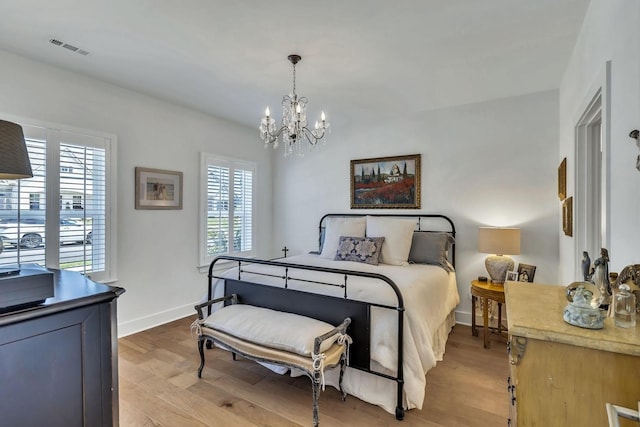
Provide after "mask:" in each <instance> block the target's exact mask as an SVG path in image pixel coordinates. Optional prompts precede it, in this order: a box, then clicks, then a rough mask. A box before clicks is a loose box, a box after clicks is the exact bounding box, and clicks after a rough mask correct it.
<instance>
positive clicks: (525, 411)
mask: <svg viewBox="0 0 640 427" xmlns="http://www.w3.org/2000/svg"><path fill="white" fill-rule="evenodd" d="M505 297H506V306H507V324H508V327H509V361H510V363H511V377H510V378H509V390H510V399H511V409H510V425H511V426H519V427H526V426H606V425H608V422H607V411H606V408H605V403H607V402H609V403H613V404H616V405H619V406H624V407H627V408H634V407H636V406H637V405H638V401H639V400H640V327H636V328H633V329H623V328H618V327H616V326H615V325H614V322H613V319H612V318H608V319H606V320H605V327H604V329H599V330H592V329H583V328H579V327H577V326H572V325H569V324H568V323H565V322H564V320H563V319H562V313H563V310H564V308H565V306H566V305H567V299H566V297H565V287H564V286H554V285H542V284H535V283H518V282H508V283H506V284H505Z"/></svg>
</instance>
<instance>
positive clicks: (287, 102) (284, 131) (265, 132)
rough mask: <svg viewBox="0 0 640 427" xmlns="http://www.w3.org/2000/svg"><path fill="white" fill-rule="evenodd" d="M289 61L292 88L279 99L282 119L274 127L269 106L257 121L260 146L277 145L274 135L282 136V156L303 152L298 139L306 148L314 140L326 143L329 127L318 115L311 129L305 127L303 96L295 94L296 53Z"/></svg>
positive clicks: (321, 115) (275, 146) (297, 58)
mask: <svg viewBox="0 0 640 427" xmlns="http://www.w3.org/2000/svg"><path fill="white" fill-rule="evenodd" d="M287 58H288V59H289V61H290V62H291V64H293V91H292V92H291V93H290V94H289V95H285V96H284V97H283V98H282V121H281V126H280V128H279V129H276V121H275V120H274V119H273V117H271V112H270V111H269V107H267V109H266V110H265V112H264V117H263V118H262V120H261V121H260V138H262V140H263V141H264V147H265V148H267V146H268V145H269V144H272V145H273V148H274V149H275V148H277V147H278V138H279V137H280V135H282V142H283V143H284V156H285V157H288V156H290V155H292V154H294V151H295V153H296V154H297V155H298V156H302V155H304V154H303V152H302V142H303V140H306V141H307V143H308V144H309V149H311V148H312V147H314V146H315V145H316V144H317V143H318V142H323V143H324V142H326V140H325V135H326V133H327V129H328V128H329V122H327V120H326V117H325V115H324V111H323V112H322V113H321V114H320V121H319V122H318V121H316V123H315V126H314V129H313V130H311V129H309V128H308V127H307V113H306V107H307V101H308V100H307V98H306V97H304V96H298V94H297V93H296V64H297V63H298V62H299V61H300V60H301V59H302V57H301V56H300V55H289V56H288V57H287Z"/></svg>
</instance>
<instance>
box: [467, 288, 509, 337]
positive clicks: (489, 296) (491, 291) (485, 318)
mask: <svg viewBox="0 0 640 427" xmlns="http://www.w3.org/2000/svg"><path fill="white" fill-rule="evenodd" d="M478 297H480V298H482V322H483V324H484V325H483V326H484V348H490V347H491V343H490V342H489V331H497V332H498V334H499V335H502V332H506V328H503V327H502V304H504V286H503V285H501V284H500V285H498V284H495V283H493V282H491V281H486V282H481V281H479V280H473V281H472V282H471V334H472V335H473V336H474V337H477V336H478V331H477V329H476V298H478ZM488 300H493V301H495V302H497V303H498V327H497V328H496V327H493V326H489V304H488Z"/></svg>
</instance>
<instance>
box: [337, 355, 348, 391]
mask: <svg viewBox="0 0 640 427" xmlns="http://www.w3.org/2000/svg"><path fill="white" fill-rule="evenodd" d="M346 366H347V356H346V353H342V357H340V379H339V380H338V385H339V386H340V393H341V394H342V401H343V402H344V401H345V400H347V392H346V391H344V389H343V388H342V377H344V370H345V368H346Z"/></svg>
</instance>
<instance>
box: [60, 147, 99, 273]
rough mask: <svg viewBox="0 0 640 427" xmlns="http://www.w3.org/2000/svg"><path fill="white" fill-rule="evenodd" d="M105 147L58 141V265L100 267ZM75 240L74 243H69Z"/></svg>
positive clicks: (79, 268) (88, 270) (91, 269)
mask: <svg viewBox="0 0 640 427" xmlns="http://www.w3.org/2000/svg"><path fill="white" fill-rule="evenodd" d="M105 207H106V150H105V149H104V148H95V147H87V146H79V145H72V144H65V143H61V144H60V241H61V243H64V244H65V245H68V246H65V249H66V250H63V251H60V254H59V263H60V268H66V269H69V270H74V271H81V272H83V273H92V272H98V271H104V269H105V262H106V251H105V240H106V236H105V232H106V227H105V224H106V209H105ZM74 242H75V243H76V244H75V245H74V244H73V243H74Z"/></svg>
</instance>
